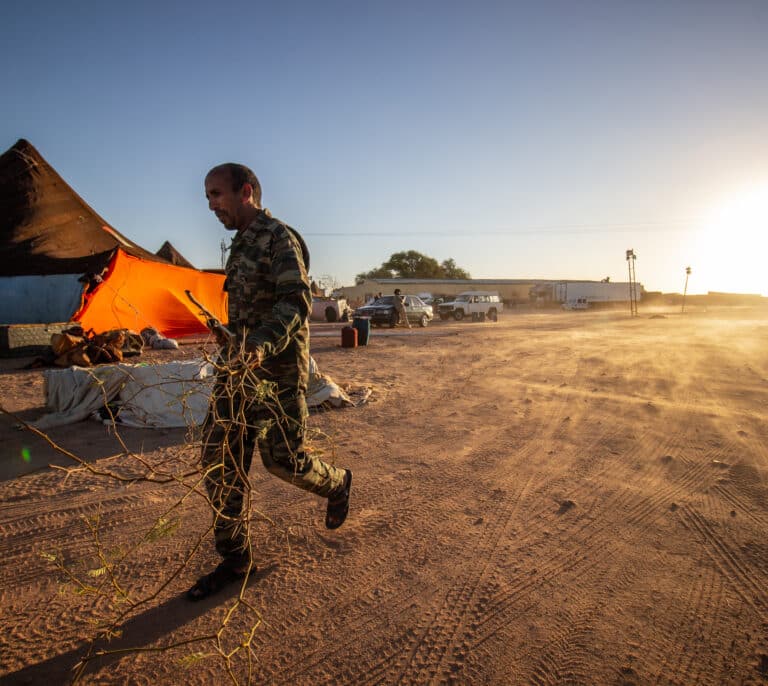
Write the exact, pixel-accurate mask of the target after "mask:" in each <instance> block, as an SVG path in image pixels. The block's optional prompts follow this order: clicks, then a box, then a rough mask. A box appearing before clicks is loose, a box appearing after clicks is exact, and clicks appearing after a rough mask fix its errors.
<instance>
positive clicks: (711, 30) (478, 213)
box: [0, 0, 768, 295]
mask: <svg viewBox="0 0 768 686" xmlns="http://www.w3.org/2000/svg"><path fill="white" fill-rule="evenodd" d="M366 5H367V3H360V2H352V1H351V0H350V1H349V2H335V1H330V2H291V1H290V0H289V1H287V2H281V3H254V2H247V3H246V2H240V1H239V0H235V1H234V2H230V3H221V4H218V5H217V4H215V3H202V2H198V1H197V0H194V1H192V2H186V3H163V2H144V1H139V2H129V3H111V2H99V3H96V2H86V1H84V2H71V3H66V2H49V1H47V0H46V1H42V2H34V3H30V2H17V1H15V0H7V1H6V2H4V3H2V6H1V7H0V25H2V26H3V41H2V43H0V77H1V78H0V83H2V85H3V105H2V115H1V116H0V147H2V149H6V148H8V147H10V146H11V145H13V143H15V141H16V140H17V139H18V138H22V137H24V138H27V139H29V140H30V141H31V142H32V144H33V145H35V146H36V147H37V148H38V150H39V151H40V152H41V153H42V154H43V156H44V157H46V159H48V161H49V162H50V163H51V164H52V165H53V166H54V167H55V168H56V169H57V170H58V171H59V172H60V173H61V174H62V176H63V177H64V178H65V179H66V180H67V181H68V182H69V183H70V184H71V185H72V186H73V187H74V188H75V190H76V191H77V192H78V193H80V194H81V195H82V196H83V197H84V198H85V199H86V200H87V201H88V202H89V203H90V204H91V205H92V206H93V207H94V209H96V211H97V212H99V213H100V214H101V215H102V216H104V217H105V218H106V219H107V220H108V221H109V222H111V224H112V225H113V226H114V227H115V228H117V229H118V230H120V231H121V232H123V233H124V234H126V235H127V236H129V237H130V238H131V239H133V240H134V241H136V242H137V243H139V244H141V245H143V246H144V247H145V248H147V249H149V250H153V251H154V250H157V249H158V248H159V247H160V245H161V244H162V242H163V241H164V240H166V239H167V240H170V241H171V242H172V243H173V244H174V245H175V246H176V247H177V248H178V249H179V251H180V252H181V253H182V254H184V255H185V256H186V257H187V258H188V259H190V260H191V261H192V262H193V263H195V264H196V265H197V266H199V267H214V266H219V264H220V250H219V243H220V241H221V239H222V238H224V237H225V236H227V235H228V234H227V232H225V231H224V230H223V229H222V228H221V227H220V226H219V225H218V222H217V221H216V218H215V217H214V216H213V215H212V214H211V213H210V212H209V211H208V209H207V205H206V203H205V199H204V196H203V177H204V175H205V172H206V171H207V170H208V169H209V168H210V167H211V166H213V165H214V164H217V163H219V162H223V161H236V162H243V163H245V164H247V165H249V166H251V167H252V168H253V169H254V171H255V172H256V173H257V175H258V176H259V178H260V179H261V182H262V185H263V187H264V203H265V205H266V206H267V207H269V208H270V209H271V210H272V212H273V214H275V215H276V216H278V217H280V218H282V219H283V220H285V221H286V222H288V223H289V224H291V225H293V226H295V227H296V228H298V229H299V230H300V231H301V232H302V233H303V234H304V236H305V238H306V240H307V243H308V244H309V247H310V250H311V253H312V269H311V273H312V275H313V276H314V277H315V278H323V277H328V279H327V280H335V281H336V282H338V283H340V284H344V285H348V284H351V283H352V282H353V279H354V276H355V274H357V273H359V272H362V271H367V270H369V269H372V268H373V267H376V266H378V265H380V264H381V263H382V262H383V261H385V260H386V259H387V258H388V257H389V256H390V255H391V254H392V253H393V252H397V251H400V250H409V249H413V250H418V251H420V252H423V253H425V254H428V255H430V256H432V257H435V258H436V259H438V260H439V261H442V260H444V259H446V258H453V259H455V261H456V262H457V264H458V265H459V266H461V267H463V268H465V269H467V270H468V271H469V272H470V273H471V274H472V276H474V277H482V278H490V277H499V278H526V277H538V278H577V279H578V278H584V279H601V278H603V277H605V276H610V277H611V279H612V280H614V281H618V280H625V279H626V273H627V268H626V261H625V257H624V255H625V250H626V249H627V248H634V250H635V252H636V253H637V255H638V258H637V262H636V269H637V278H638V280H639V281H641V282H642V283H643V284H644V285H645V287H646V288H647V289H649V290H664V291H681V290H682V288H683V284H684V281H685V267H686V266H691V267H692V270H693V273H692V275H691V279H690V283H689V292H694V293H696V292H706V291H708V290H730V291H741V292H762V293H763V294H766V295H768V278H766V277H765V274H764V269H763V267H762V265H763V263H764V261H765V259H766V255H765V253H766V252H768V243H767V242H766V235H768V87H767V86H766V84H767V83H768V80H767V79H768V76H767V75H768V38H767V37H768V2H766V1H765V0H752V1H739V0H734V1H729V2H725V1H718V2H710V1H708V0H696V1H691V2H681V1H679V0H664V1H658V2H657V1H655V0H644V1H642V2H640V1H637V2H629V1H625V0H605V1H601V2H597V1H590V0H586V1H581V2H570V1H557V2H546V1H544V2H537V3H535V6H534V3H519V4H518V3H514V2H473V3H470V2H463V3H458V2H450V1H441V2H436V1H435V2H432V1H429V2H419V1H418V0H414V1H413V2H397V1H395V2H387V3H384V2H382V3H372V4H371V5H370V6H366Z"/></svg>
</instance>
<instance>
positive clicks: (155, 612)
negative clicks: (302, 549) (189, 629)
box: [0, 562, 278, 686]
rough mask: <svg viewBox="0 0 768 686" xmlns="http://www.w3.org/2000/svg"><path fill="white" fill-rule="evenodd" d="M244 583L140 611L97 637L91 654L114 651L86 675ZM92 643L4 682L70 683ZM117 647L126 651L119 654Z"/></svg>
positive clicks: (261, 574)
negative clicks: (112, 634) (114, 634)
mask: <svg viewBox="0 0 768 686" xmlns="http://www.w3.org/2000/svg"><path fill="white" fill-rule="evenodd" d="M277 567H278V564H277V563H275V562H273V563H271V564H270V565H268V566H267V567H265V568H263V569H258V570H256V571H255V572H253V573H252V574H251V575H250V577H249V579H248V586H251V585H252V584H254V583H256V582H258V581H260V580H262V579H265V578H267V577H268V576H269V575H270V574H272V572H274V571H275V570H276V569H277ZM239 590H240V584H239V583H235V584H232V586H231V588H228V589H225V590H222V591H221V592H219V593H217V594H216V595H214V596H212V597H211V598H206V599H205V600H200V601H197V602H192V601H190V600H188V599H187V597H186V591H185V592H184V593H182V594H181V595H178V596H175V597H173V598H171V599H169V600H167V601H166V602H164V603H162V604H161V605H158V606H157V607H153V608H150V609H148V610H145V611H144V612H142V613H141V614H139V615H136V616H135V617H132V618H130V619H128V620H127V621H126V622H125V623H124V624H123V625H122V626H120V627H119V629H120V630H121V631H122V635H121V636H120V637H119V638H115V639H113V640H112V641H109V642H107V641H97V642H96V643H95V644H94V649H93V650H92V651H91V654H95V653H98V652H99V651H100V650H105V651H110V652H108V653H107V654H105V655H100V656H98V657H95V658H93V659H92V660H90V661H89V663H88V665H87V667H86V669H85V671H84V675H87V674H89V673H92V672H93V671H95V670H97V669H101V668H103V667H107V666H109V665H111V664H115V663H116V662H119V661H120V660H121V659H123V658H124V657H127V656H129V655H132V654H133V653H132V652H131V650H130V649H131V648H143V647H145V646H147V645H150V644H152V643H154V642H155V641H158V640H160V639H162V638H163V637H167V636H169V635H170V634H171V633H173V631H174V630H175V629H178V628H179V627H181V626H184V625H185V624H187V623H189V622H191V621H193V620H194V619H197V618H198V617H199V616H200V615H203V614H205V613H206V612H208V611H209V610H210V609H212V608H213V607H216V606H217V605H220V604H222V603H226V602H227V601H230V600H232V599H233V598H234V597H235V596H236V595H237V594H238V592H239ZM90 647H91V644H90V643H81V644H80V645H79V646H77V647H75V648H73V649H72V650H68V651H67V652H66V653H62V654H60V655H54V656H53V657H50V658H48V659H47V660H43V661H42V662H38V663H36V664H34V665H29V666H28V667H23V668H22V669H19V670H18V671H16V672H11V673H10V674H7V675H5V676H4V677H0V682H2V684H3V685H4V686H5V684H9V685H10V684H13V685H17V684H18V685H22V684H23V685H24V686H36V685H37V684H41V685H45V686H51V685H52V684H57V685H58V684H66V683H69V681H70V680H71V678H72V676H73V675H72V669H73V668H74V667H75V665H76V664H77V663H78V662H79V661H80V659H81V658H82V657H83V656H84V655H85V654H86V653H87V652H88V650H89V648H90ZM114 651H122V652H118V653H117V654H115V653H114Z"/></svg>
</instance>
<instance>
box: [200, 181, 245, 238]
mask: <svg viewBox="0 0 768 686" xmlns="http://www.w3.org/2000/svg"><path fill="white" fill-rule="evenodd" d="M205 197H206V198H207V199H208V209H210V210H211V212H213V213H214V214H215V215H216V217H217V218H218V220H219V221H220V222H221V223H222V224H224V227H225V228H227V229H230V230H235V229H237V228H239V223H240V216H241V214H242V210H243V189H240V190H239V191H233V190H232V179H231V178H230V176H229V174H228V173H226V172H215V173H213V174H209V175H208V176H206V177H205Z"/></svg>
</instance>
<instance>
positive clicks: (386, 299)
mask: <svg viewBox="0 0 768 686" xmlns="http://www.w3.org/2000/svg"><path fill="white" fill-rule="evenodd" d="M403 297H404V298H405V314H406V316H407V317H408V321H409V322H410V323H411V324H418V325H419V326H427V324H429V322H430V320H431V319H432V317H433V316H434V315H433V313H432V307H431V306H430V305H427V304H426V303H425V302H424V301H423V300H422V299H421V298H419V297H418V296H415V295H405V296H403ZM355 316H356V317H369V318H370V320H371V324H372V325H373V326H389V327H395V326H397V321H398V316H397V310H395V296H394V295H384V296H382V297H381V298H377V299H376V300H374V301H373V302H372V303H370V304H369V305H363V306H362V307H358V308H357V309H356V310H355Z"/></svg>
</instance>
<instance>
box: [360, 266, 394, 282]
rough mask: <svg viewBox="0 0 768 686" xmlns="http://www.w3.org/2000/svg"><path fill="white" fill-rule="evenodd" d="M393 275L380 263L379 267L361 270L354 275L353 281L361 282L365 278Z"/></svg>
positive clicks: (389, 277)
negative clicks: (367, 270)
mask: <svg viewBox="0 0 768 686" xmlns="http://www.w3.org/2000/svg"><path fill="white" fill-rule="evenodd" d="M393 277H394V274H393V273H392V272H391V271H390V270H389V269H387V268H386V267H385V266H384V265H381V266H380V267H376V269H371V271H369V272H361V273H360V274H358V275H357V276H356V277H355V283H356V284H361V283H363V281H366V280H367V279H391V278H393Z"/></svg>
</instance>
